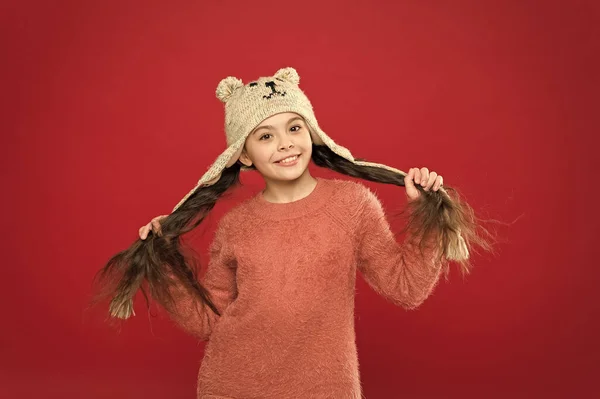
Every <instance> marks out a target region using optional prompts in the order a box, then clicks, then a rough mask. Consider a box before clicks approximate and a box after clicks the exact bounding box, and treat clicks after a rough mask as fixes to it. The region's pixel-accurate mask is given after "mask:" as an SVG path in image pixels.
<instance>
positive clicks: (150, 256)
mask: <svg viewBox="0 0 600 399" xmlns="http://www.w3.org/2000/svg"><path fill="white" fill-rule="evenodd" d="M355 159H356V160H358V161H366V160H365V159H362V158H355ZM312 160H313V162H314V163H315V164H316V165H318V166H320V167H323V168H328V169H331V170H334V171H336V172H339V173H342V174H345V175H348V176H352V177H358V178H361V179H364V180H369V181H373V182H378V183H384V184H393V185H396V186H404V176H402V175H400V174H398V173H395V172H392V171H389V170H386V169H382V168H379V167H371V166H362V165H356V164H354V163H352V162H350V161H348V160H347V159H345V158H343V157H341V156H339V155H337V154H336V153H334V152H333V151H332V150H331V149H330V148H329V147H327V146H322V145H315V144H314V143H313V146H312ZM251 168H253V169H255V167H254V166H251ZM240 171H241V164H240V162H239V161H238V162H236V163H235V164H234V165H232V166H231V167H229V168H226V169H224V170H223V172H222V175H221V177H220V179H219V181H218V182H216V183H215V184H213V185H211V186H208V187H202V188H200V189H198V190H196V192H195V193H194V194H192V195H191V196H190V197H189V198H188V199H187V200H186V201H185V202H184V203H183V204H182V205H181V206H180V207H179V208H178V209H177V210H176V211H175V212H173V213H172V214H170V215H169V216H168V217H166V218H164V219H162V220H161V222H160V224H161V230H162V236H158V235H155V234H153V233H152V232H150V233H149V235H148V237H147V238H146V239H145V240H141V239H138V240H136V241H135V242H134V243H133V244H132V245H131V246H130V247H129V248H127V249H125V250H124V251H121V252H119V253H117V254H116V255H114V256H113V257H112V258H111V259H110V260H109V261H108V263H107V264H106V266H104V267H103V268H102V269H101V270H99V271H98V273H96V275H95V277H94V281H95V282H97V283H98V284H99V286H100V288H99V289H98V290H97V291H98V293H97V295H95V297H94V298H93V300H92V303H97V302H99V301H102V300H103V299H106V298H107V297H108V298H110V299H111V301H110V305H109V311H110V315H111V316H113V317H116V318H119V319H127V318H129V317H130V316H131V314H132V312H133V297H134V296H135V294H136V293H137V291H138V290H140V289H141V291H142V293H143V295H144V297H145V299H146V304H147V306H148V307H149V301H148V294H150V296H151V297H152V298H153V299H154V300H155V301H156V302H158V303H159V304H160V305H161V306H163V307H164V308H165V309H167V310H169V309H173V306H172V305H173V303H174V302H173V301H174V298H173V295H172V290H171V288H172V287H173V286H174V285H177V286H178V287H182V288H184V289H186V290H188V291H189V290H191V292H192V293H193V294H194V295H196V296H197V297H198V298H199V299H200V301H201V302H202V303H204V304H206V305H207V306H208V307H209V308H210V309H211V310H212V311H213V312H214V313H215V314H217V315H219V316H220V313H219V311H218V309H217V307H216V306H215V305H214V303H213V302H212V300H211V296H210V293H209V291H208V290H207V289H206V288H204V287H203V286H202V284H200V283H199V281H198V276H199V267H198V260H197V258H196V257H194V256H193V255H192V254H193V251H192V250H191V248H186V247H184V246H183V244H182V242H181V240H180V237H181V236H182V235H183V234H185V233H187V232H189V231H191V230H193V229H194V228H196V227H197V226H198V225H199V224H200V223H202V221H203V220H204V218H205V217H206V216H207V215H208V213H209V212H210V210H211V209H212V208H213V207H214V206H215V204H216V202H217V200H218V199H219V198H221V197H222V196H223V195H224V194H225V193H226V192H228V191H229V190H231V189H232V188H233V187H236V186H239V185H240V180H239V176H240ZM417 187H418V189H419V190H420V193H421V195H420V197H419V198H418V199H417V200H415V201H409V202H408V205H407V207H406V208H405V210H404V211H402V212H401V213H400V214H399V215H401V214H404V213H405V212H406V214H407V215H408V218H407V223H406V227H405V228H404V229H403V232H409V233H410V236H411V237H415V238H416V239H417V241H416V242H417V243H418V245H419V248H421V250H422V249H423V248H424V243H425V242H426V241H427V240H428V239H429V238H431V237H432V236H433V237H436V242H438V243H439V247H440V251H438V252H437V253H438V254H439V255H438V256H439V257H438V261H441V262H442V264H444V265H445V268H444V272H445V274H446V277H447V273H448V269H447V264H448V262H446V261H445V260H444V255H445V253H444V249H445V248H447V247H448V245H449V243H450V240H452V239H453V237H454V238H455V237H456V235H457V232H460V234H461V235H462V237H463V239H464V241H465V244H466V246H467V247H468V249H469V252H472V249H474V246H478V247H480V248H483V249H484V250H486V251H491V249H492V245H491V243H490V241H488V239H486V238H485V237H483V236H481V235H479V234H478V233H479V231H481V232H482V233H484V234H485V235H486V236H487V237H492V235H491V234H490V233H489V232H488V230H486V229H485V228H483V227H482V226H481V225H480V223H479V220H478V219H477V218H476V216H475V214H474V212H473V209H472V208H471V207H470V206H469V205H468V204H467V203H466V202H464V201H462V200H461V196H460V194H459V192H458V191H457V190H455V189H454V188H452V187H449V186H447V185H445V184H444V185H443V186H442V188H443V189H444V190H438V191H432V190H429V191H424V190H423V188H422V187H421V186H419V185H417ZM457 262H458V263H459V265H460V270H461V271H462V274H463V277H464V275H466V274H468V273H469V272H470V270H471V265H470V262H469V259H462V260H457ZM147 291H148V292H147Z"/></svg>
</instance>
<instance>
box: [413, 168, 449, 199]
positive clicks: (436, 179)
mask: <svg viewBox="0 0 600 399" xmlns="http://www.w3.org/2000/svg"><path fill="white" fill-rule="evenodd" d="M413 180H414V182H413ZM415 183H416V184H420V185H421V186H423V189H424V190H425V191H429V190H430V189H433V191H438V190H439V189H440V187H441V186H442V185H443V184H444V179H443V178H442V176H441V175H440V176H438V174H437V173H435V172H431V173H430V172H429V169H427V168H425V167H423V168H421V169H419V168H410V170H409V171H408V174H407V175H406V176H404V187H405V188H406V196H407V197H408V200H409V201H414V200H416V199H417V198H419V196H420V195H421V193H420V192H419V190H418V189H417V187H415Z"/></svg>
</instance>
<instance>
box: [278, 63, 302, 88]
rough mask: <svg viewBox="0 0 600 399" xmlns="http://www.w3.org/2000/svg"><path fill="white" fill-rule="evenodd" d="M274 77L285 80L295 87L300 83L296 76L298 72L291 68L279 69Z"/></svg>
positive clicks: (298, 76)
mask: <svg viewBox="0 0 600 399" xmlns="http://www.w3.org/2000/svg"><path fill="white" fill-rule="evenodd" d="M275 77H276V78H279V79H283V80H286V81H288V82H290V83H293V84H295V85H297V84H298V83H300V75H298V72H296V70H295V69H294V68H292V67H287V68H281V69H280V70H278V71H277V72H276V73H275Z"/></svg>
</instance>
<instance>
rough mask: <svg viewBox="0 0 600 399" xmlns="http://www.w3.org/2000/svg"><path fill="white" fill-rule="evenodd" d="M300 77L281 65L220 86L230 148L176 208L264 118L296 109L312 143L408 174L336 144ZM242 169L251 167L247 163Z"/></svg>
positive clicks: (214, 177)
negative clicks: (271, 72) (250, 79)
mask: <svg viewBox="0 0 600 399" xmlns="http://www.w3.org/2000/svg"><path fill="white" fill-rule="evenodd" d="M299 82H300V76H298V73H297V72H296V70H295V69H294V68H282V69H280V70H278V71H277V72H276V73H275V75H273V76H268V77H261V78H259V79H258V80H255V81H253V82H250V83H248V84H247V85H244V83H243V82H242V81H241V80H240V79H238V78H235V77H233V76H229V77H227V78H225V79H223V80H221V82H220V83H219V85H218V86H217V92H216V94H217V98H218V99H219V100H221V101H222V102H224V103H225V135H226V137H227V149H226V150H225V151H224V152H223V153H222V154H221V155H219V157H218V158H217V160H216V161H215V162H214V163H213V164H212V165H211V166H210V167H209V168H208V171H207V172H206V173H204V175H203V176H202V178H201V179H200V180H199V181H198V183H197V184H196V186H195V187H194V188H193V189H192V190H191V191H190V192H189V193H188V194H187V195H186V196H185V197H183V199H182V200H181V201H179V203H178V204H177V205H176V206H175V208H173V212H175V211H176V210H177V208H179V207H180V206H181V205H182V204H183V203H184V202H185V201H186V200H187V199H188V198H189V197H190V196H191V195H192V194H193V193H194V192H195V191H196V190H197V189H199V188H200V187H202V186H210V185H213V184H215V183H216V182H217V181H218V180H219V178H220V177H221V173H222V172H223V169H225V168H228V167H230V166H231V165H233V164H234V163H235V162H236V161H237V160H238V158H239V157H240V155H241V153H242V150H243V149H244V143H245V141H246V138H247V137H248V135H249V134H250V132H252V130H254V128H256V126H258V125H259V124H260V123H261V122H262V121H263V120H265V119H267V118H269V117H271V116H273V115H275V114H279V113H282V112H295V113H297V114H299V115H300V116H302V117H303V118H304V120H305V121H306V123H307V124H308V126H309V128H310V129H309V130H310V134H311V136H312V141H313V143H315V144H317V145H326V146H328V147H329V148H330V149H331V150H332V151H333V152H335V153H336V154H338V155H339V156H341V157H343V158H346V159H347V160H348V161H350V162H353V163H355V164H356V165H364V166H376V167H380V168H384V169H387V170H390V171H392V172H396V173H399V174H400V175H402V176H406V174H407V173H405V172H403V171H401V170H398V169H395V168H392V167H390V166H387V165H382V164H378V163H371V162H363V161H355V160H354V157H353V156H352V154H351V153H350V151H349V150H348V149H347V148H345V147H342V146H341V145H339V144H336V142H335V141H333V140H332V139H331V138H330V137H329V136H328V135H327V134H325V132H324V131H323V130H321V128H320V127H319V124H318V123H317V119H316V118H315V114H314V112H313V108H312V105H311V103H310V101H309V100H308V98H307V97H306V95H305V94H304V92H303V91H302V90H301V89H300V88H299V87H298V83H299ZM241 170H242V171H247V170H250V168H248V167H247V166H245V165H242V167H241Z"/></svg>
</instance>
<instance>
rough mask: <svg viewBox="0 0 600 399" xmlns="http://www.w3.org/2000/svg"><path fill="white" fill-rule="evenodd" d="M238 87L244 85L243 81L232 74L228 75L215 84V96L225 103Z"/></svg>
mask: <svg viewBox="0 0 600 399" xmlns="http://www.w3.org/2000/svg"><path fill="white" fill-rule="evenodd" d="M240 87H244V83H243V82H242V81H241V80H240V79H238V78H235V77H233V76H228V77H226V78H225V79H223V80H221V82H220V83H219V85H218V86H217V92H216V94H217V98H218V99H219V100H221V101H222V102H224V103H226V102H227V100H229V98H230V97H231V95H232V94H233V93H234V92H235V91H236V90H237V89H239V88H240Z"/></svg>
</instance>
